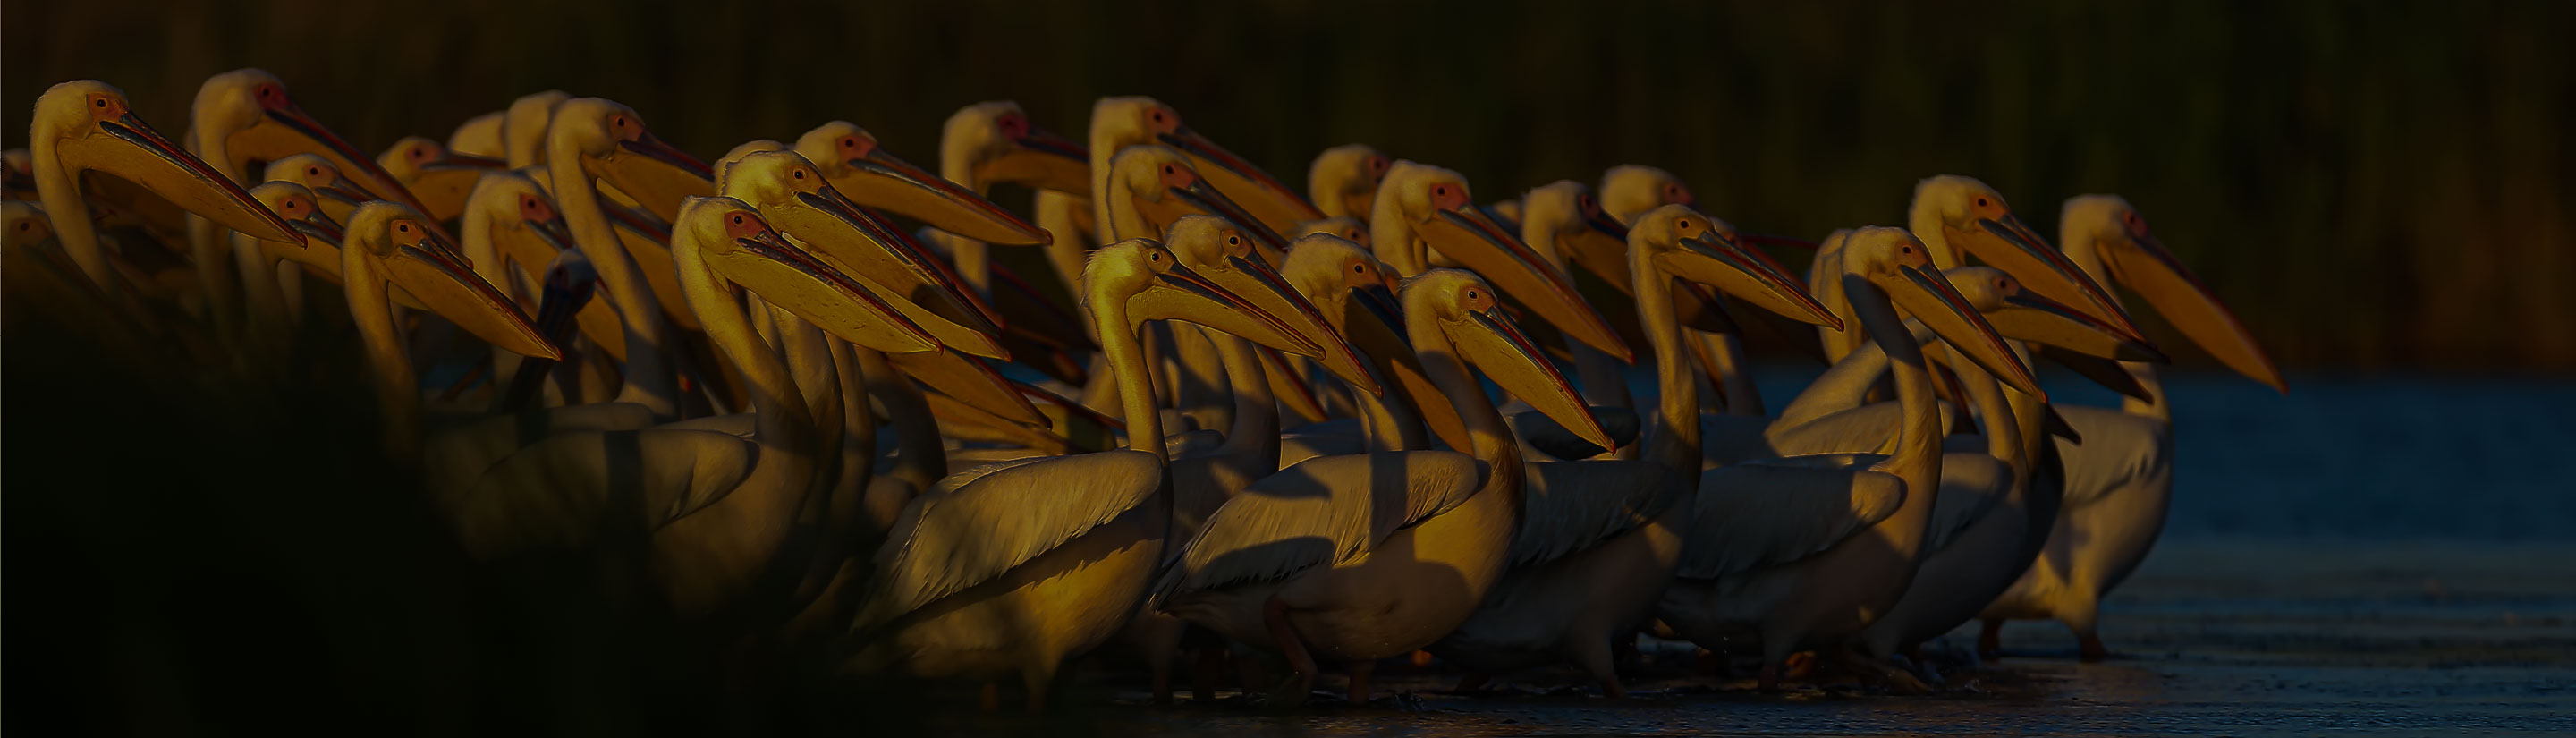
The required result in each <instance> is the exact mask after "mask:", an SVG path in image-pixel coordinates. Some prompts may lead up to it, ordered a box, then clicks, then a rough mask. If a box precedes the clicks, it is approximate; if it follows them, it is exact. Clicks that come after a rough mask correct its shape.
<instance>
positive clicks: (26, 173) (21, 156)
mask: <svg viewBox="0 0 2576 738" xmlns="http://www.w3.org/2000/svg"><path fill="white" fill-rule="evenodd" d="M35 162H36V154H35V152H32V151H28V150H26V149H10V150H7V151H0V200H34V199H36V171H35V168H34V167H35V165H36V164H35ZM35 215H36V216H37V217H43V215H44V213H43V212H41V211H37V212H36V213H35ZM50 233H51V232H50V231H48V234H50Z"/></svg>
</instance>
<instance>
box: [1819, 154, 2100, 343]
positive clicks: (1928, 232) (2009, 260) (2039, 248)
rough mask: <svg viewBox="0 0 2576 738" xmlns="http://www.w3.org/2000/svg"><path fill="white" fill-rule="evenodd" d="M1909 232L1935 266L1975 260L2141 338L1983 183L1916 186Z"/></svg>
mask: <svg viewBox="0 0 2576 738" xmlns="http://www.w3.org/2000/svg"><path fill="white" fill-rule="evenodd" d="M1906 227H1907V228H1908V229H1909V230H1912V231H1913V232H1914V234H1915V235H1916V236H1917V237H1920V238H1922V239H1923V245H1924V246H1926V247H1929V248H1930V249H1932V263H1933V264H1934V265H1936V266H1938V267H1940V268H1942V269H1948V268H1950V267H1954V266H1958V265H1960V264H1962V263H1965V262H1963V261H1962V257H1963V256H1964V255H1967V254H1974V255H1975V256H1976V257H1977V258H1979V259H1982V260H1984V261H1985V262H1986V263H1988V264H1993V265H1994V266H1996V267H1998V268H2001V269H2003V270H2004V271H2006V272H2010V273H2011V274H2012V275H2013V277H2014V278H2016V279H2020V280H2021V281H2022V286H2023V287H2024V288H2026V289H2029V290H2030V291H2031V292H2033V293H2037V294H2039V295H2041V296H2044V297H2047V298H2049V299H2051V300H2056V301H2058V302H2061V303H2065V304H2067V305H2071V306H2074V307H2075V308H2076V309H2078V310H2082V311H2084V314H2086V315H2090V316H2093V317H2094V318H2097V319H2100V320H2102V321H2104V322H2107V323H2110V324H2112V325H2114V326H2118V327H2119V328H2120V329H2121V330H2123V331H2127V332H2128V333H2129V335H2132V336H2136V335H2139V333H2138V327H2137V325H2136V324H2134V323H2131V322H2129V314H2128V313H2127V312H2126V311H2123V310H2121V309H2120V304H2119V301H2117V300H2114V299H2112V297H2111V293H2109V292H2106V291H2103V289H2102V285H2101V283H2100V282H2099V281H2098V280H2095V279H2093V278H2092V277H2091V276H2090V275H2087V274H2085V273H2084V272H2083V271H2081V270H2078V269H2076V268H2075V265H2074V264H2072V263H2069V262H2068V260H2067V257H2066V255H2065V254H2063V253H2060V252H2059V251H2058V250H2057V249H2053V248H2049V247H2048V242H2047V241H2043V240H2041V239H2040V237H2039V234H2037V233H2033V232H2031V230H2030V226H2027V225H2023V224H2022V222H2021V218H2019V217H2017V216H2015V215H2013V211H2012V206H2010V205H2006V204H2004V196H2003V194H2002V193H1998V192H1996V191H1995V189H1994V188H1993V187H1988V186H1986V183H1984V182H1979V181H1977V180H1975V179H1973V178H1969V177H1962V176H1958V175H1955V174H1945V175H1941V176H1937V177H1932V178H1930V179H1925V180H1923V181H1922V182H1919V183H1917V184H1915V186H1914V202H1913V205H1912V206H1911V207H1910V208H1909V209H1908V214H1907V216H1906ZM1963 252H1964V253H1963ZM1834 358H1839V357H1834Z"/></svg>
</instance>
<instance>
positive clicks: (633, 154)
mask: <svg viewBox="0 0 2576 738" xmlns="http://www.w3.org/2000/svg"><path fill="white" fill-rule="evenodd" d="M549 121H550V122H549V123H548V128H547V131H546V137H545V138H546V152H547V153H546V171H547V172H548V176H547V179H548V180H550V181H551V182H552V183H553V188H554V194H555V204H556V205H557V206H558V207H560V208H561V210H562V215H563V220H564V225H565V228H566V230H567V231H569V232H570V233H571V235H572V239H573V243H574V244H575V246H576V247H578V248H580V249H581V250H582V253H584V254H586V255H588V256H589V257H590V260H591V266H592V267H593V268H595V269H597V270H598V271H599V281H600V285H601V286H602V287H605V288H607V293H608V294H607V296H608V302H609V304H610V305H612V306H614V307H616V308H617V312H618V316H619V317H620V318H622V319H623V322H624V323H625V330H626V337H625V339H624V343H625V346H626V362H625V384H624V386H623V387H621V388H620V389H619V391H618V393H617V399H618V401H620V402H633V403H637V404H640V405H642V406H644V407H645V408H647V409H649V410H651V411H652V413H653V414H654V415H656V416H662V417H672V416H676V415H678V414H679V410H680V392H679V384H678V376H677V374H676V372H677V371H678V370H677V369H676V368H675V367H674V366H673V364H672V361H673V354H674V353H675V352H676V351H677V350H678V348H679V344H678V342H677V339H678V338H679V336H678V335H676V332H675V331H673V330H672V329H671V326H670V325H669V323H668V322H667V321H665V320H664V319H663V317H662V314H663V312H664V310H665V309H664V307H663V306H662V302H661V300H660V298H659V297H658V296H657V295H656V294H655V291H654V290H653V288H652V285H651V282H650V281H649V278H648V277H647V276H646V274H647V272H648V271H660V270H666V269H669V268H670V267H669V266H668V265H665V264H642V263H638V262H637V261H636V259H635V258H634V257H633V256H632V255H631V254H630V253H628V250H627V249H626V247H625V246H624V245H622V244H621V242H620V240H619V238H618V235H617V232H616V227H615V226H613V225H611V224H610V222H609V211H608V209H607V208H606V207H604V206H603V204H602V203H601V202H600V198H599V191H598V189H597V188H596V187H595V186H594V185H593V183H594V182H596V181H599V180H606V181H608V182H611V183H615V184H616V185H618V188H619V189H622V190H625V191H626V192H628V193H630V194H638V196H639V197H642V196H644V195H642V194H640V193H665V194H667V196H668V197H670V198H672V199H674V200H676V199H677V198H678V197H680V196H681V195H679V194H677V193H678V192H680V191H684V190H688V189H691V187H689V186H687V185H685V184H684V183H685V181H687V180H689V179H690V178H698V181H704V178H705V177H707V176H708V172H707V167H706V165H705V164H703V163H700V162H698V160H696V159H693V158H690V157H689V155H688V154H686V153H683V152H681V151H680V150H679V149H676V148H672V147H671V146H670V145H669V144H665V143H663V142H662V140H661V139H660V138H658V137H655V136H654V135H653V134H652V133H650V132H648V131H646V130H645V128H644V121H643V119H642V118H641V117H639V116H637V115H636V114H635V111H634V110H633V109H632V108H628V107H626V106H624V105H620V104H618V103H616V102H614V101H611V100H604V99H600V98H595V97H585V98H579V99H574V100H567V101H564V102H563V103H561V104H560V105H558V106H556V107H555V111H554V114H553V116H552V117H551V118H550V119H549ZM651 199H652V200H653V201H659V200H660V199H661V198H660V197H658V196H657V197H652V198H651ZM691 312H694V311H691Z"/></svg>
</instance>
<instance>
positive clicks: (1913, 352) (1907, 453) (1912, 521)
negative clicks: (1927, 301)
mask: <svg viewBox="0 0 2576 738" xmlns="http://www.w3.org/2000/svg"><path fill="white" fill-rule="evenodd" d="M1843 292H1844V294H1846V295H1849V296H1850V297H1851V301H1852V307H1853V308H1854V311H1855V312H1857V313H1859V314H1860V321H1861V325H1864V326H1867V327H1868V328H1869V335H1870V337H1871V338H1873V339H1875V340H1877V341H1878V345H1879V348H1880V349H1883V350H1885V351H1886V352H1887V358H1888V370H1889V372H1890V373H1891V374H1892V375H1893V377H1894V379H1895V383H1896V402H1897V404H1898V406H1899V408H1900V409H1901V410H1902V412H1903V418H1904V419H1903V420H1901V421H1899V425H1898V429H1897V433H1896V452H1895V453H1894V454H1891V455H1889V456H1888V458H1887V460H1886V461H1882V462H1879V464H1878V465H1877V466H1876V467H1873V468H1875V469H1877V470H1879V471H1883V472H1887V473H1890V474H1894V475H1896V476H1897V478H1900V479H1903V480H1905V490H1906V494H1905V501H1904V502H1903V503H1901V504H1900V505H1898V507H1897V510H1896V515H1895V516H1894V517H1895V518H1897V519H1898V520H1895V521H1894V522H1896V525H1895V526H1894V527H1892V528H1890V529H1889V530H1891V531H1894V532H1896V533H1898V534H1899V535H1903V536H1911V538H1910V539H1901V540H1910V541H1911V542H1912V543H1914V544H1917V545H1919V544H1920V543H1921V541H1922V535H1923V533H1924V531H1923V527H1924V523H1926V522H1928V521H1929V520H1930V519H1931V514H1932V500H1933V497H1934V496H1935V495H1933V494H1932V492H1933V490H1936V489H1939V488H1940V483H1941V413H1940V411H1939V410H1938V409H1937V408H1934V407H1933V406H1932V375H1931V374H1930V373H1928V372H1926V371H1925V369H1924V366H1923V346H1922V344H1918V343H1915V342H1914V334H1913V332H1911V331H1908V330H1906V327H1905V320H1904V319H1903V318H1900V317H1898V316H1897V314H1896V306H1895V305H1894V304H1892V303H1890V302H1888V299H1887V293H1886V292H1883V291H1881V290H1879V288H1878V285H1875V284H1871V283H1870V281H1869V280H1868V279H1866V278H1863V277H1861V276H1860V275H1857V274H1852V275H1845V276H1844V277H1843ZM1907 553H1908V554H1909V555H1910V554H1911V553H1912V550H1911V549H1909V550H1908V551H1907Z"/></svg>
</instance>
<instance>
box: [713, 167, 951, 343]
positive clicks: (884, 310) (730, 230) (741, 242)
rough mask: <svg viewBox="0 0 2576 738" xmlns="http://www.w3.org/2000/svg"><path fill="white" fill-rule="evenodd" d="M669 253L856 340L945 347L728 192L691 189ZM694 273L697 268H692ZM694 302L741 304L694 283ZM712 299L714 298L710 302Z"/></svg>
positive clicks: (726, 294) (728, 306)
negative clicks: (706, 194)
mask: <svg viewBox="0 0 2576 738" xmlns="http://www.w3.org/2000/svg"><path fill="white" fill-rule="evenodd" d="M671 254H672V259H673V261H674V262H675V263H685V264H688V265H690V266H698V267H701V268H702V269H703V270H704V271H703V272H701V271H700V270H698V269H690V268H688V267H682V268H681V273H682V278H683V279H689V278H690V277H692V276H697V277H699V278H704V276H707V275H711V276H714V277H717V278H721V279H723V280H724V281H727V282H731V283H733V284H736V285H741V286H742V287H743V288H744V289H748V290H751V291H752V292H753V293H754V294H758V295H760V299H761V300H762V301H764V302H767V303H769V304H771V305H775V306H778V307H782V308H786V309H787V311H788V312H790V313H794V314H795V315H796V317H799V318H803V319H805V321H806V322H809V323H813V324H814V325H815V326H816V327H818V328H822V329H823V330H824V332H827V333H830V334H832V335H834V336H837V337H839V338H841V340H845V341H849V342H850V343H853V344H856V345H859V346H865V347H867V348H870V349H874V350H876V351H880V352H884V353H890V354H909V353H919V352H923V351H937V350H939V341H938V339H936V338H933V337H932V336H931V335H930V333H929V332H928V331H925V330H922V328H921V326H919V325H917V324H914V323H913V322H912V321H910V320H907V319H905V318H904V317H903V315H902V314H901V313H899V312H897V311H896V310H895V308H894V307H893V306H892V305H890V304H888V303H887V301H885V300H883V299H880V298H879V297H878V296H877V295H876V293H875V292H873V291H870V290H869V289H868V288H867V287H866V286H865V285H862V284H860V283H859V282H858V281H856V280H853V279H850V278H849V277H848V276H845V275H843V274H841V273H840V272H838V271H834V270H833V269H832V268H831V267H829V266H825V265H824V264H823V262H822V261H821V260H818V259H816V258H814V256H813V255H812V254H810V253H807V252H806V251H805V250H803V249H800V248H797V247H796V245H795V244H794V243H791V242H789V241H788V240H787V239H786V238H782V237H780V236H779V235H778V232H777V231H775V230H772V229H771V228H770V227H769V223H768V222H767V221H765V220H762V219H761V217H760V213H759V212H758V211H757V210H754V209H753V208H752V207H751V206H750V205H748V204H745V203H743V202H742V201H740V200H735V199H732V198H728V197H692V198H689V199H688V200H686V201H684V202H683V203H681V206H680V213H679V220H678V221H677V222H675V223H673V224H672V237H671ZM693 272H694V273H696V274H692V273H693ZM686 294H687V295H688V296H689V307H690V308H691V309H693V310H697V311H699V312H701V313H712V312H715V311H720V310H733V311H740V310H741V309H742V307H741V304H740V303H738V302H735V301H734V300H733V296H732V293H731V291H730V290H724V291H717V290H706V289H690V290H687V292H686ZM709 301H712V302H713V304H705V303H706V302H709Z"/></svg>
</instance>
